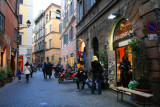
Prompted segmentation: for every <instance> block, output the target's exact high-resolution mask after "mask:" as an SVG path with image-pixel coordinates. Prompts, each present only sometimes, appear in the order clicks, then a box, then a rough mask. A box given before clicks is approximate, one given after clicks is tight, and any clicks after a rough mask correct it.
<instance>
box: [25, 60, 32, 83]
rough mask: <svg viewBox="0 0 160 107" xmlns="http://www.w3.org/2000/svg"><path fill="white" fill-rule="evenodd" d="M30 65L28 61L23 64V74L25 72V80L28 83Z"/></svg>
mask: <svg viewBox="0 0 160 107" xmlns="http://www.w3.org/2000/svg"><path fill="white" fill-rule="evenodd" d="M30 69H31V68H30V65H29V63H28V62H26V64H25V65H24V74H26V82H27V83H28V81H29V74H30Z"/></svg>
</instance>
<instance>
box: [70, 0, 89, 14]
mask: <svg viewBox="0 0 160 107" xmlns="http://www.w3.org/2000/svg"><path fill="white" fill-rule="evenodd" d="M87 1H88V0H87ZM69 9H70V11H69V14H70V15H72V13H73V3H72V2H71V3H70V8H69Z"/></svg>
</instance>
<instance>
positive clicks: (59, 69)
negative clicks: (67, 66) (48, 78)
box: [52, 64, 63, 78]
mask: <svg viewBox="0 0 160 107" xmlns="http://www.w3.org/2000/svg"><path fill="white" fill-rule="evenodd" d="M52 68H53V69H54V76H55V77H56V78H58V77H59V75H60V74H61V72H62V71H63V67H62V66H61V65H60V64H57V65H56V66H53V67H52Z"/></svg>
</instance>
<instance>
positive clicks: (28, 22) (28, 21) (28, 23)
mask: <svg viewBox="0 0 160 107" xmlns="http://www.w3.org/2000/svg"><path fill="white" fill-rule="evenodd" d="M26 23H27V27H28V28H29V27H30V25H31V22H30V20H27V22H26Z"/></svg>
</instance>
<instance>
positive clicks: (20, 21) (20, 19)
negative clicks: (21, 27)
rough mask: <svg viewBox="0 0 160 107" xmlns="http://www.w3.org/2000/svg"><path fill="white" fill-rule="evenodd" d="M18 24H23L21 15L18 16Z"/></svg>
mask: <svg viewBox="0 0 160 107" xmlns="http://www.w3.org/2000/svg"><path fill="white" fill-rule="evenodd" d="M19 24H23V15H19Z"/></svg>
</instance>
